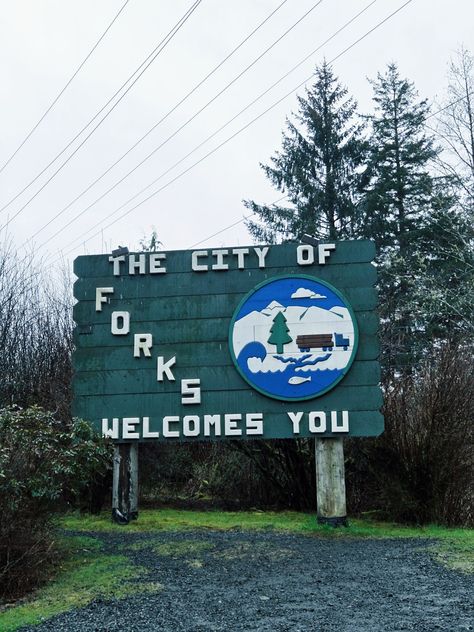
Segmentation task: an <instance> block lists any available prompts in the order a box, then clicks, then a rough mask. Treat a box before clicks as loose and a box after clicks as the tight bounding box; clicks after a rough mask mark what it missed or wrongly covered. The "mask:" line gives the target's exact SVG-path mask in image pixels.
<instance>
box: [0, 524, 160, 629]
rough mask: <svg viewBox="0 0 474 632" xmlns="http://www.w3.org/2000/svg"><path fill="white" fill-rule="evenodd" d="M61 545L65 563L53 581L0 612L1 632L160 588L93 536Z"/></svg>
mask: <svg viewBox="0 0 474 632" xmlns="http://www.w3.org/2000/svg"><path fill="white" fill-rule="evenodd" d="M62 545H63V547H64V548H65V549H66V551H65V561H64V562H63V564H62V565H61V566H60V568H59V569H58V573H57V575H56V576H55V578H54V580H53V581H51V582H50V583H49V584H47V585H46V586H45V587H44V588H42V589H40V590H39V591H38V592H37V593H36V595H35V596H34V597H33V598H32V599H31V600H30V601H28V602H27V603H21V604H19V605H16V606H13V607H10V608H8V609H7V610H5V611H3V612H0V630H2V632H13V631H14V630H17V629H18V628H19V627H22V626H24V625H33V624H36V623H40V622H41V621H44V620H46V619H49V618H51V617H53V616H54V615H56V614H60V613H61V612H67V611H68V610H72V609H73V608H78V607H81V606H85V605H87V604H88V603H90V602H91V601H92V600H93V599H96V598H98V597H101V598H103V599H108V598H114V599H120V598H122V597H126V596H128V595H131V594H134V593H136V592H143V591H149V592H154V591H157V590H159V589H160V586H159V585H157V584H155V583H152V582H147V581H146V569H143V568H140V567H138V566H134V565H133V564H132V563H131V562H130V561H129V560H128V559H127V557H125V556H124V555H109V554H105V553H103V552H102V551H101V548H102V546H101V543H100V542H99V541H98V540H96V539H95V538H93V537H89V536H68V537H66V538H64V541H63V543H62Z"/></svg>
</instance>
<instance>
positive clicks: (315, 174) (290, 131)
mask: <svg viewBox="0 0 474 632" xmlns="http://www.w3.org/2000/svg"><path fill="white" fill-rule="evenodd" d="M315 76H316V81H315V83H314V85H313V86H312V88H311V89H310V90H307V92H306V98H302V97H299V98H298V102H299V113H298V114H296V115H295V116H294V118H295V123H293V122H291V121H290V120H289V119H287V122H286V126H287V129H286V132H284V133H283V143H282V149H281V151H279V152H276V154H275V155H274V156H273V157H272V159H271V165H261V166H262V169H263V170H264V172H265V174H266V176H267V178H268V179H269V180H270V181H271V183H272V184H273V185H274V186H275V187H276V188H277V189H278V190H279V191H281V192H282V193H285V194H286V195H287V197H288V200H289V202H290V204H291V205H292V206H287V207H283V206H277V205H273V206H266V205H260V204H257V203H256V202H253V201H245V202H244V204H245V206H246V207H247V208H249V209H251V210H252V211H253V212H254V213H255V214H256V215H257V218H258V219H257V221H249V222H248V223H247V226H248V228H249V230H250V233H251V234H252V235H253V236H254V237H255V238H256V239H257V240H260V241H264V242H275V241H280V240H282V239H283V240H286V239H299V238H300V237H301V236H302V235H303V234H304V233H309V234H311V235H314V236H315V237H317V238H329V239H335V238H338V237H339V238H350V237H353V236H354V235H356V234H357V231H358V229H359V221H358V202H359V198H360V193H359V190H360V186H359V185H360V180H361V174H362V171H363V164H364V151H365V144H364V142H363V139H362V130H363V125H362V123H360V122H358V121H357V119H356V107H357V106H356V103H355V101H354V100H353V99H352V98H350V97H348V96H347V89H346V88H345V87H344V86H342V85H341V84H340V83H339V82H338V80H337V78H336V77H335V75H334V73H333V71H332V69H331V67H330V66H329V65H328V64H327V63H323V64H322V65H321V66H319V67H316V71H315Z"/></svg>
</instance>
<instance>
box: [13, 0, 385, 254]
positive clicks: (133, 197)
mask: <svg viewBox="0 0 474 632" xmlns="http://www.w3.org/2000/svg"><path fill="white" fill-rule="evenodd" d="M375 2H377V0H372V1H371V2H370V3H369V4H368V5H366V6H365V7H364V8H363V9H362V10H361V11H359V12H358V13H357V14H355V15H354V16H353V17H352V18H351V19H350V20H348V21H347V22H346V23H345V24H344V25H343V26H341V27H340V28H339V29H337V30H336V31H335V32H334V33H333V34H332V35H330V36H329V37H328V38H327V39H326V40H325V41H324V42H323V43H322V44H320V45H319V46H317V47H316V48H315V49H313V50H312V51H311V52H310V53H309V54H308V55H306V56H305V57H304V58H303V59H301V60H300V61H299V62H298V63H297V64H295V65H294V66H293V67H292V68H291V69H290V70H289V71H288V72H286V73H285V74H284V75H283V76H282V77H280V78H279V79H278V80H277V81H275V82H274V83H273V84H272V85H271V86H270V87H269V88H267V89H266V90H264V91H263V92H262V93H260V94H259V95H258V96H257V97H256V98H255V99H253V101H251V102H250V103H249V104H248V105H246V106H245V107H244V108H243V109H242V110H240V112H238V113H237V114H235V115H234V116H233V117H232V118H231V119H230V120H228V121H227V122H226V123H224V124H223V125H221V127H219V128H218V129H217V130H215V131H214V132H213V133H212V134H210V135H209V136H208V137H207V138H206V139H204V140H203V141H202V142H201V143H199V145H197V146H196V147H194V149H192V150H191V151H190V152H188V153H187V154H186V155H185V156H184V157H183V158H181V159H180V160H178V161H177V162H175V163H174V164H173V165H171V167H169V168H168V169H166V171H164V172H162V173H161V174H160V175H159V176H158V177H157V178H155V179H154V180H152V182H150V183H149V184H148V185H147V186H146V187H144V188H142V189H141V190H140V191H138V193H136V194H135V195H133V196H132V197H130V198H129V199H128V200H126V202H124V203H123V204H122V205H120V206H119V207H118V208H117V209H115V210H114V211H113V212H112V213H110V214H109V215H107V216H106V217H105V218H103V219H102V220H101V221H100V222H98V223H96V224H94V226H92V228H90V229H89V230H87V231H86V232H85V233H83V234H82V235H80V237H78V238H76V239H75V240H74V241H73V242H70V243H75V242H76V241H78V240H79V239H81V238H82V237H83V236H84V235H87V234H88V233H89V232H91V231H92V230H94V228H96V227H97V226H99V225H100V224H101V223H102V222H103V221H106V220H107V219H109V218H110V217H112V216H113V215H115V214H116V213H118V212H119V211H121V210H122V208H124V207H125V206H127V204H130V202H133V200H135V199H136V198H138V197H139V196H140V195H142V193H145V191H146V190H147V189H149V188H151V187H152V186H153V185H154V184H156V183H157V182H158V181H159V180H161V179H162V178H163V177H164V176H165V175H167V174H168V173H169V172H170V171H172V170H173V169H174V168H175V167H177V166H178V165H180V164H181V163H182V162H184V161H185V160H186V159H187V158H189V156H191V155H192V154H194V153H195V152H196V151H198V150H199V149H200V148H201V147H202V146H203V145H205V144H206V143H208V142H209V141H210V140H211V139H212V138H214V137H215V136H217V134H219V133H220V132H221V131H222V130H223V129H225V128H226V127H228V126H229V125H230V124H231V123H232V122H233V121H235V120H236V119H237V118H238V117H239V116H241V115H242V114H243V113H244V112H245V111H246V110H248V109H249V108H250V107H252V106H253V105H254V104H255V103H256V102H257V101H259V100H260V99H261V98H262V97H264V96H265V95H266V94H267V93H268V92H270V91H271V90H272V89H273V88H275V87H276V86H277V85H278V84H279V83H281V82H282V81H283V80H284V79H286V78H287V77H288V76H289V75H290V74H291V73H293V72H294V71H295V70H296V69H297V68H299V67H300V66H301V65H302V64H303V63H304V62H306V61H307V60H308V59H309V58H310V57H312V56H313V55H314V54H315V53H316V52H317V51H319V50H320V49H321V48H322V47H323V46H325V45H326V44H327V43H328V42H330V41H331V40H332V39H333V38H334V37H336V36H337V35H338V34H339V33H340V32H341V31H343V30H344V29H345V28H346V27H348V26H349V25H350V24H351V23H352V22H354V20H356V19H357V18H358V17H359V16H360V15H361V14H362V13H364V12H365V11H367V10H368V9H369V8H370V7H371V6H372V5H373V4H375ZM107 193H108V191H106V192H105V193H104V194H103V196H102V197H104V196H105V195H107ZM100 199H102V198H99V199H97V200H95V202H93V203H92V204H91V205H89V206H88V207H87V208H85V209H84V210H82V211H81V212H80V213H78V214H77V215H76V216H75V217H73V218H72V219H71V220H70V221H69V222H67V223H66V224H65V226H63V227H62V228H60V229H59V230H58V231H56V232H55V233H54V234H53V235H51V236H50V237H49V238H48V239H47V240H46V241H45V242H43V243H42V244H41V245H40V246H39V247H38V248H43V247H44V246H46V245H47V244H48V243H49V242H50V241H51V240H52V239H54V238H55V237H57V235H59V234H60V233H61V232H63V231H64V230H66V229H67V228H69V226H71V224H73V223H74V222H75V221H76V220H77V219H79V218H80V217H81V216H82V215H83V214H84V213H86V212H87V211H88V210H89V209H90V208H91V206H93V205H94V204H96V203H97V202H98V201H99V200H100ZM36 234H37V233H35V235H36ZM35 235H33V237H34V236H35ZM26 243H27V242H25V244H26ZM25 244H22V246H24V245H25ZM69 245H70V244H68V246H69ZM68 246H67V247H68Z"/></svg>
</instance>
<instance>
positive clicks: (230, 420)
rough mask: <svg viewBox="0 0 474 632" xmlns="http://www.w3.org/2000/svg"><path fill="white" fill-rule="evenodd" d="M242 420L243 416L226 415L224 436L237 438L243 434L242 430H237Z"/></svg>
mask: <svg viewBox="0 0 474 632" xmlns="http://www.w3.org/2000/svg"><path fill="white" fill-rule="evenodd" d="M241 419H242V415H239V414H237V415H224V424H225V430H224V434H225V435H226V436H229V437H231V436H237V435H241V434H242V430H241V429H240V428H237V422H238V421H240V420H241Z"/></svg>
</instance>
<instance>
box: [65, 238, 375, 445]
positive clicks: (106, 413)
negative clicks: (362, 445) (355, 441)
mask: <svg viewBox="0 0 474 632" xmlns="http://www.w3.org/2000/svg"><path fill="white" fill-rule="evenodd" d="M374 255H375V249H374V246H373V244H372V242H370V241H341V242H334V243H331V244H328V243H321V244H317V245H314V246H313V245H307V244H296V243H289V244H284V245H277V246H248V247H245V248H244V247H235V248H222V249H210V250H195V251H189V250H185V251H171V252H156V253H133V254H126V255H121V256H117V257H113V256H111V255H91V256H81V257H78V258H77V259H76V260H75V263H74V271H75V274H76V276H77V277H78V280H77V281H76V283H75V286H74V296H75V298H76V299H77V301H78V302H77V304H76V305H75V307H74V320H75V323H76V328H75V346H76V350H75V353H74V368H75V376H74V394H75V397H74V414H75V415H76V416H78V417H82V418H84V419H87V420H89V421H91V422H92V423H93V424H94V425H95V426H96V427H97V428H98V429H99V430H101V431H102V432H103V433H104V434H106V435H109V436H111V437H113V438H114V439H115V440H117V441H137V440H139V441H146V440H155V441H156V440H158V441H176V440H186V441H192V440H194V441H196V440H221V439H239V438H265V439H273V438H296V437H336V436H337V437H341V436H375V435H378V434H380V433H381V432H382V430H383V418H382V415H381V414H380V412H379V409H380V407H381V405H382V395H381V390H380V386H379V379H380V368H379V363H378V355H379V343H378V339H377V329H378V317H377V314H376V312H375V311H374V310H375V308H376V306H377V292H376V290H375V289H374V287H373V286H374V284H375V282H376V270H375V268H374V267H373V265H372V264H371V261H372V260H373V258H374Z"/></svg>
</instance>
